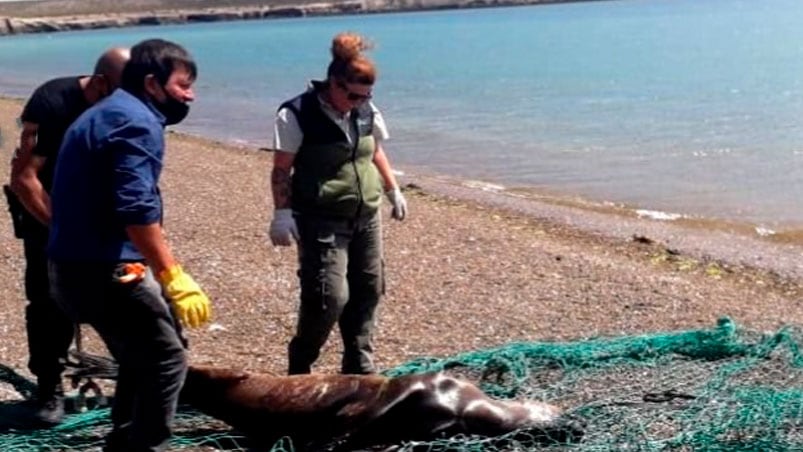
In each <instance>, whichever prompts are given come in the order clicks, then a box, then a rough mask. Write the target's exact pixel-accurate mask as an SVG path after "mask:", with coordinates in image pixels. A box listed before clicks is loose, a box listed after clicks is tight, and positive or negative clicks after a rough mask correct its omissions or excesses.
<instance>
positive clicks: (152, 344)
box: [48, 39, 210, 452]
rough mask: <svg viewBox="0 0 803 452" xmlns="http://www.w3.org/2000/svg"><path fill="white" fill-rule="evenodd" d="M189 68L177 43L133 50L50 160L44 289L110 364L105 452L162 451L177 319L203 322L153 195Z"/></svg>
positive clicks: (176, 353)
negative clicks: (112, 377) (115, 367)
mask: <svg viewBox="0 0 803 452" xmlns="http://www.w3.org/2000/svg"><path fill="white" fill-rule="evenodd" d="M196 74H197V69H196V65H195V62H194V61H193V59H192V57H191V56H190V55H189V53H187V51H186V50H185V49H184V48H182V47H181V46H179V45H177V44H175V43H172V42H169V41H164V40H160V39H151V40H146V41H143V42H141V43H139V44H137V45H136V46H134V47H132V48H131V59H130V61H129V63H128V64H127V65H126V68H125V70H124V72H123V80H122V89H118V90H117V91H115V92H114V93H113V94H112V95H111V96H109V97H108V98H107V99H105V100H104V101H102V102H100V103H99V104H97V105H95V106H94V107H92V108H90V109H89V110H87V111H86V112H85V113H84V114H83V115H81V116H80V117H79V118H78V119H77V120H76V121H75V122H74V123H73V125H72V126H70V128H69V129H68V130H67V133H66V135H65V137H64V142H63V144H62V147H61V149H60V151H59V158H58V162H57V164H56V171H55V177H54V180H53V189H52V199H51V203H52V219H51V224H50V226H51V227H50V239H49V243H48V257H49V270H50V284H51V291H52V292H53V293H54V295H55V298H56V301H57V302H58V303H59V305H60V306H61V307H62V308H63V309H64V310H65V312H67V313H68V314H69V315H71V317H72V318H73V319H74V320H75V321H77V322H84V323H89V324H90V325H91V326H92V327H94V328H95V330H97V332H98V334H99V335H100V336H101V338H102V339H103V341H104V342H105V343H106V346H107V347H108V349H109V351H110V352H111V353H112V355H113V356H114V358H115V359H116V361H117V362H118V364H119V376H118V381H117V387H116V389H115V398H114V405H113V407H112V413H111V417H112V424H113V428H112V431H111V433H110V434H109V436H108V437H107V439H106V448H105V450H106V451H109V452H111V451H123V450H125V451H161V450H164V449H165V448H166V447H167V443H168V441H169V439H170V436H171V434H172V432H171V424H172V420H173V417H174V415H175V411H176V406H177V402H178V394H179V391H180V389H181V385H182V382H183V380H184V377H185V375H186V372H187V357H186V353H185V348H184V346H185V344H184V341H183V338H182V336H181V331H180V326H179V322H178V321H180V322H181V323H182V324H184V325H186V326H190V327H197V326H200V325H202V324H203V323H205V322H206V321H207V320H208V319H209V312H210V310H209V299H208V298H207V297H206V295H205V294H204V293H203V291H201V289H200V287H199V286H198V284H196V283H195V281H193V279H192V278H191V277H190V276H189V275H187V274H186V273H184V271H183V270H182V269H181V266H179V265H178V263H177V261H176V260H175V258H174V257H173V254H172V252H171V250H170V247H169V246H168V245H167V242H166V240H165V238H164V235H163V231H162V227H161V222H162V199H161V195H160V192H159V175H160V173H161V171H162V166H163V159H164V151H165V141H164V127H165V125H170V124H175V123H178V122H180V121H181V120H182V119H184V117H185V116H186V115H187V113H188V111H189V105H188V102H190V101H192V100H193V99H194V94H193V91H192V84H193V82H194V81H195V78H196ZM163 291H164V295H165V296H166V297H167V298H165V296H163Z"/></svg>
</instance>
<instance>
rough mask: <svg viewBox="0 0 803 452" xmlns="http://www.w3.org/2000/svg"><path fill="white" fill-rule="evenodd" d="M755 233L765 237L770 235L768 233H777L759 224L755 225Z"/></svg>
mask: <svg viewBox="0 0 803 452" xmlns="http://www.w3.org/2000/svg"><path fill="white" fill-rule="evenodd" d="M756 234H758V235H760V236H761V237H767V236H770V235H775V234H777V232H776V231H774V230H772V229H769V228H764V227H761V226H757V227H756Z"/></svg>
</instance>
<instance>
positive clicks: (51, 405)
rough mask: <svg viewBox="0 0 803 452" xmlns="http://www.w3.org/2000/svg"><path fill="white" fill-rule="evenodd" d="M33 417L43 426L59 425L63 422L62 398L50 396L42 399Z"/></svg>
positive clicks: (61, 396)
mask: <svg viewBox="0 0 803 452" xmlns="http://www.w3.org/2000/svg"><path fill="white" fill-rule="evenodd" d="M33 416H34V418H35V419H36V420H37V421H38V422H39V423H40V424H42V425H44V426H54V425H58V424H61V422H62V421H63V420H64V396H63V395H62V394H52V395H49V396H45V397H42V398H41V399H40V400H39V403H38V406H37V408H36V411H35V412H34V415H33Z"/></svg>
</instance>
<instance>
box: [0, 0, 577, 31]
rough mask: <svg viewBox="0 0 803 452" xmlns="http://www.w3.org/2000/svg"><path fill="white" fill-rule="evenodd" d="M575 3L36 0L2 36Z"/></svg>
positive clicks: (11, 7) (19, 7) (9, 8)
mask: <svg viewBox="0 0 803 452" xmlns="http://www.w3.org/2000/svg"><path fill="white" fill-rule="evenodd" d="M568 1H577V0H328V1H315V0H262V1H257V0H38V1H12V2H0V35H9V34H19V33H41V32H55V31H66V30H84V29H93V28H110V27H125V26H134V25H159V24H175V23H191V22H212V21H223V20H243V19H262V18H270V17H303V16H314V15H334V14H360V13H376V12H392V11H413V10H427V9H450V8H476V7H494V6H516V5H529V4H546V3H565V2H568Z"/></svg>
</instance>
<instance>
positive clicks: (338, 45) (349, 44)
mask: <svg viewBox="0 0 803 452" xmlns="http://www.w3.org/2000/svg"><path fill="white" fill-rule="evenodd" d="M372 47H373V43H371V42H370V41H368V40H366V39H365V38H363V37H362V36H360V35H358V34H357V33H352V32H344V33H339V34H338V35H337V36H335V37H334V39H332V48H331V52H332V62H331V63H329V68H328V69H327V71H326V76H327V77H328V78H329V79H335V80H342V81H344V82H347V83H360V84H364V85H373V84H374V82H375V81H376V66H374V63H373V62H372V61H371V60H369V59H368V58H366V57H365V55H363V51H364V50H369V49H371V48H372Z"/></svg>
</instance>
